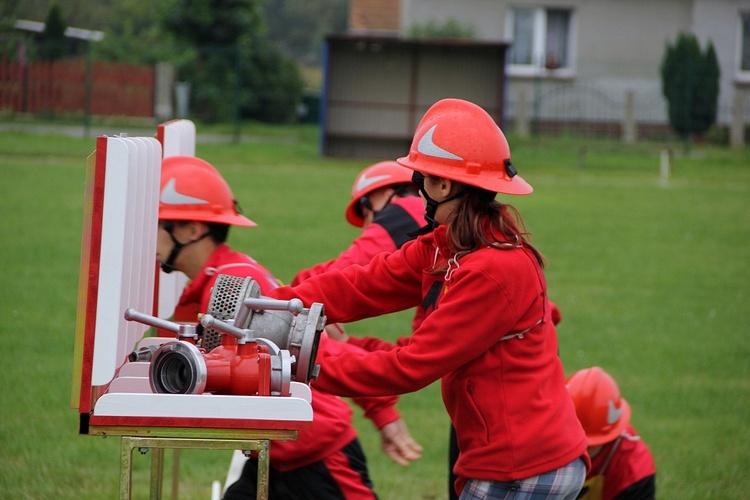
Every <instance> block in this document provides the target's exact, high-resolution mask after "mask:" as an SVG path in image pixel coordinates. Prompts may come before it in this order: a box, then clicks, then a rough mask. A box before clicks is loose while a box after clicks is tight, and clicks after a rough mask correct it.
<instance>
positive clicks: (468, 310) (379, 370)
mask: <svg viewBox="0 0 750 500" xmlns="http://www.w3.org/2000/svg"><path fill="white" fill-rule="evenodd" d="M446 264H450V267H449V269H448V271H447V272H446V273H444V274H443V273H441V274H439V275H435V274H433V273H431V271H432V270H433V269H436V268H442V267H444V266H445V265H446ZM270 296H271V297H274V298H279V299H291V298H293V297H298V298H300V299H301V300H302V301H303V303H305V304H307V305H309V304H310V303H312V302H321V303H323V304H324V305H325V314H326V316H327V318H328V321H330V322H351V321H357V320H361V319H364V318H367V317H372V316H378V315H381V314H386V313H390V312H395V311H399V310H403V309H407V308H410V307H414V306H416V305H417V304H420V303H424V304H425V305H426V309H427V311H426V312H427V317H426V318H425V320H424V321H423V322H422V324H421V325H420V327H419V328H418V329H417V330H416V331H415V332H414V333H413V334H412V336H411V338H410V339H409V340H408V343H405V344H404V345H401V346H395V347H393V348H392V349H390V350H381V351H375V352H368V353H365V354H359V353H343V354H340V355H338V356H331V355H328V354H323V356H320V357H319V360H320V362H321V367H322V370H321V374H320V376H319V377H318V380H317V381H316V387H318V388H319V389H323V390H325V391H328V392H332V393H334V394H339V395H342V396H352V395H357V396H366V395H369V396H377V395H387V394H402V393H407V392H412V391H416V390H419V389H421V388H422V387H425V386H427V385H428V384H430V383H432V382H434V381H435V380H438V379H441V380H442V395H443V401H444V403H445V407H446V409H447V411H448V414H449V415H450V418H451V421H452V423H453V425H454V427H455V428H456V432H457V435H458V444H459V448H460V449H461V455H460V457H459V460H458V462H457V463H456V467H455V472H456V474H457V475H458V476H459V478H460V480H459V484H458V487H459V489H461V488H462V487H463V483H464V482H465V480H466V479H467V478H475V479H483V480H494V481H509V480H515V479H523V478H527V477H531V476H534V475H537V474H540V473H544V472H548V471H551V470H554V469H557V468H559V467H562V466H564V465H566V464H568V463H569V462H571V461H573V460H574V459H576V458H578V457H583V458H584V459H585V460H588V455H587V454H586V436H585V434H584V431H583V429H582V427H581V425H580V423H579V422H578V419H577V417H576V413H575V409H574V407H573V403H572V401H571V399H570V396H569V395H568V392H567V390H566V388H565V377H564V373H563V367H562V363H561V361H560V359H559V357H558V354H557V337H556V333H555V327H554V325H553V322H552V317H551V315H552V307H551V306H550V303H549V301H548V299H547V296H546V284H545V281H544V276H543V274H542V270H541V268H540V266H539V264H538V263H537V261H536V259H535V258H534V256H533V254H532V252H531V251H530V250H529V249H527V248H523V247H519V248H514V249H510V250H501V249H498V248H494V247H487V248H482V249H479V250H477V251H474V252H471V253H469V254H466V255H464V256H462V257H460V258H459V259H458V262H457V263H456V261H455V259H454V255H452V254H451V252H450V251H449V250H448V249H447V247H446V243H445V227H444V226H441V227H439V228H438V229H436V230H435V231H434V232H433V233H430V234H427V235H425V236H422V237H420V238H418V239H417V240H415V241H412V242H409V243H407V244H405V245H404V246H403V247H402V248H401V249H400V250H399V251H396V252H394V253H392V254H381V255H378V256H377V257H375V258H374V259H373V261H372V262H371V263H370V264H369V265H368V266H366V267H360V266H351V267H348V268H346V269H344V270H341V271H331V272H328V273H325V274H321V275H319V276H316V277H313V278H310V279H308V280H307V281H305V282H304V283H302V284H301V285H299V286H297V287H294V288H292V287H282V288H278V289H276V290H273V291H272V292H271V293H270Z"/></svg>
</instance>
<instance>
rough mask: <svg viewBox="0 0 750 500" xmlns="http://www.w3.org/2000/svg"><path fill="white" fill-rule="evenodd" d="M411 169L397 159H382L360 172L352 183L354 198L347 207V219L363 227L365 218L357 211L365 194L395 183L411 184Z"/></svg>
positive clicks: (353, 224) (350, 222)
mask: <svg viewBox="0 0 750 500" xmlns="http://www.w3.org/2000/svg"><path fill="white" fill-rule="evenodd" d="M411 175H412V173H411V170H409V169H406V168H404V167H402V166H401V165H399V164H398V163H396V162H395V161H392V160H391V161H381V162H379V163H376V164H374V165H370V166H369V167H367V168H366V169H364V170H363V171H362V172H360V173H359V175H358V176H357V178H356V179H354V184H353V185H352V200H351V201H350V202H349V205H348V206H347V207H346V212H345V215H346V220H347V221H349V224H351V225H352V226H356V227H362V226H364V224H365V220H364V219H363V218H362V216H361V215H360V214H359V213H358V212H357V205H358V204H359V200H360V199H361V198H362V197H363V196H367V195H368V194H370V193H372V192H373V191H376V190H378V189H380V188H382V187H385V186H393V185H395V184H411Z"/></svg>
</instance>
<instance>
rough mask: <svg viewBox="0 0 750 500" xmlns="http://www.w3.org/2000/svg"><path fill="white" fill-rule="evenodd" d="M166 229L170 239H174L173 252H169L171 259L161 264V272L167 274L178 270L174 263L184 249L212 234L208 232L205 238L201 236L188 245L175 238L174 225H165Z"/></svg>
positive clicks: (168, 258) (204, 235)
mask: <svg viewBox="0 0 750 500" xmlns="http://www.w3.org/2000/svg"><path fill="white" fill-rule="evenodd" d="M164 229H165V230H166V231H167V233H169V237H170V238H172V243H174V246H173V247H172V251H171V252H169V257H167V261H166V262H162V263H160V264H159V267H161V270H162V271H164V272H165V273H167V274H169V273H171V272H172V271H176V270H177V268H176V267H174V263H175V261H176V260H177V256H178V255H180V252H181V251H182V249H183V248H185V247H186V246H188V245H191V244H193V243H196V242H198V241H200V240H202V239H203V238H205V237H206V236H209V235H210V234H211V232H210V231H207V232H206V233H204V234H203V236H201V237H200V238H198V239H196V240H193V241H189V242H187V243H181V242H179V241H177V238H175V237H174V234H172V231H174V224H173V223H171V222H169V223H164Z"/></svg>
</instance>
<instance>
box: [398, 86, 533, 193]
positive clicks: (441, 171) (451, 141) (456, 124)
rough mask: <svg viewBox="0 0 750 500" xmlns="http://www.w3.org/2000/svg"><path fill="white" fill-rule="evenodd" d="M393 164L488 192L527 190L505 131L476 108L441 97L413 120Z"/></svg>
mask: <svg viewBox="0 0 750 500" xmlns="http://www.w3.org/2000/svg"><path fill="white" fill-rule="evenodd" d="M397 161H398V163H399V164H401V165H403V166H405V167H408V168H410V169H412V170H417V171H418V172H422V173H423V174H430V175H435V176H438V177H443V178H446V179H452V180H455V181H458V182H462V183H464V184H469V185H471V186H476V187H479V188H482V189H486V190H487V191H492V192H493V193H505V194H518V195H521V194H530V193H531V192H532V191H533V189H532V187H531V186H530V185H529V184H528V183H527V182H526V181H525V180H523V179H522V178H521V176H520V175H517V174H516V169H515V168H514V167H513V165H512V163H511V161H510V148H509V147H508V141H507V140H506V139H505V135H503V132H502V131H501V130H500V128H499V127H498V126H497V124H496V123H495V122H494V120H493V119H492V117H491V116H490V115H489V114H487V112H486V111H485V110H484V109H482V108H481V107H479V106H477V105H476V104H473V103H471V102H468V101H464V100H461V99H443V100H441V101H438V102H437V103H435V104H434V105H433V106H432V107H431V108H430V109H428V110H427V112H426V113H425V115H424V116H423V117H422V121H420V122H419V125H417V131H416V132H415V133H414V139H413V141H412V143H411V148H410V149H409V156H405V157H403V158H399V159H398V160H397Z"/></svg>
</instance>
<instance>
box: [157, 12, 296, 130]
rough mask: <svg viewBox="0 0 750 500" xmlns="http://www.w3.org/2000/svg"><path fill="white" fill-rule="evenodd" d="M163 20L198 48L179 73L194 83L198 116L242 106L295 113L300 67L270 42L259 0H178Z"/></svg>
mask: <svg viewBox="0 0 750 500" xmlns="http://www.w3.org/2000/svg"><path fill="white" fill-rule="evenodd" d="M164 26H165V28H166V29H167V30H168V31H169V32H171V33H172V34H173V35H174V36H175V37H176V39H177V40H178V42H181V43H183V44H184V45H185V46H186V49H192V54H194V57H193V58H192V59H191V60H189V61H186V62H185V63H184V64H182V65H181V66H180V67H178V73H179V78H180V79H182V80H186V81H189V82H190V83H191V84H192V94H193V95H192V109H193V112H194V114H195V115H196V117H198V118H200V119H202V120H204V121H209V122H210V121H221V120H228V119H232V118H237V117H238V116H239V113H240V112H242V113H244V114H245V116H246V117H250V118H256V119H259V120H264V121H288V118H287V117H289V116H293V115H294V110H295V109H296V107H297V104H298V103H299V102H300V100H301V97H302V89H301V88H300V87H298V85H297V84H296V82H297V81H301V77H300V76H299V70H298V69H297V66H296V65H295V64H291V65H290V63H289V62H288V61H281V60H280V58H281V57H282V56H281V54H280V53H279V52H278V51H271V50H270V49H269V48H268V46H267V37H266V32H265V26H264V23H263V18H262V14H261V6H260V0H176V1H175V4H174V5H173V6H172V8H171V9H170V10H169V11H168V12H167V13H166V15H165V16H164ZM269 58H270V59H277V61H276V62H274V63H272V62H271V61H269ZM269 68H270V70H269ZM254 69H255V71H253V70H254ZM266 70H268V73H267V74H257V72H258V71H266ZM282 94H283V95H282ZM269 106H272V107H276V108H277V109H269V108H268V107H269ZM248 115H249V116H248Z"/></svg>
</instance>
